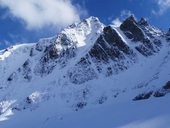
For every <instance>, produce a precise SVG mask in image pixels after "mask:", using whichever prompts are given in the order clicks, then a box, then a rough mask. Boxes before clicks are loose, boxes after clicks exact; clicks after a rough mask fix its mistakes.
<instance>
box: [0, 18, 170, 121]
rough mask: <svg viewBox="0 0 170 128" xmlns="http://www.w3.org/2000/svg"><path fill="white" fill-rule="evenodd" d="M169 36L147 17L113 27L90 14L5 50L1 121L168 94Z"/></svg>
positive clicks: (0, 59) (0, 66)
mask: <svg viewBox="0 0 170 128" xmlns="http://www.w3.org/2000/svg"><path fill="white" fill-rule="evenodd" d="M168 39H169V33H167V34H165V33H164V32H162V31H161V30H159V29H157V28H155V27H154V26H152V25H150V24H149V23H148V22H147V21H146V19H144V18H142V19H141V20H140V21H136V19H135V18H134V17H133V16H130V17H129V18H127V19H126V20H125V21H124V22H123V23H122V24H121V25H120V27H115V26H113V25H107V26H106V25H104V24H103V23H101V22H100V21H99V19H98V18H96V17H90V18H88V19H85V20H83V21H82V22H80V23H75V24H72V25H70V26H69V27H67V28H65V29H63V30H62V31H61V32H60V33H58V34H57V35H56V36H54V37H51V38H46V39H41V40H40V41H39V42H37V43H33V44H22V45H16V46H13V47H11V48H7V49H5V50H2V51H0V77H1V79H0V113H1V115H0V120H1V119H2V120H3V119H7V117H8V116H10V115H13V114H14V115H15V114H16V115H18V116H19V115H20V113H23V112H26V111H32V112H34V111H36V112H38V113H41V112H42V111H43V110H44V109H45V108H46V109H47V110H44V111H45V112H46V113H47V114H48V116H51V115H50V114H52V111H55V114H58V113H60V112H63V113H64V112H70V111H75V110H76V111H78V110H80V109H82V108H91V107H94V106H97V105H99V104H105V103H106V104H107V103H109V104H110V103H113V102H114V103H117V102H124V101H132V100H134V101H136V100H141V99H149V98H152V97H161V96H166V95H167V94H168V93H169V84H168V81H170V78H169V76H170V71H169V70H168V69H169V68H170V45H169V42H168ZM167 87H168V89H167ZM165 88H166V89H165ZM32 115H33V114H31V117H32ZM10 118H11V117H9V121H10ZM43 118H44V117H43ZM0 123H1V122H0Z"/></svg>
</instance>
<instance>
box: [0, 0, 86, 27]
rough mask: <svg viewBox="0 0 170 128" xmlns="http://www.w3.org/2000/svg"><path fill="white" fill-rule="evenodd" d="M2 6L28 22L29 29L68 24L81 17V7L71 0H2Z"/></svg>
mask: <svg viewBox="0 0 170 128" xmlns="http://www.w3.org/2000/svg"><path fill="white" fill-rule="evenodd" d="M0 6H1V7H7V8H8V9H9V11H10V14H12V15H13V16H14V17H17V18H19V19H21V20H23V21H24V23H26V25H27V28H28V29H38V28H43V27H44V26H47V25H55V26H60V27H61V26H62V27H63V26H66V25H68V24H71V23H73V22H75V21H78V20H79V19H80V15H82V13H83V14H84V13H86V11H81V9H80V7H78V6H74V5H73V4H72V3H71V1H70V0H0Z"/></svg>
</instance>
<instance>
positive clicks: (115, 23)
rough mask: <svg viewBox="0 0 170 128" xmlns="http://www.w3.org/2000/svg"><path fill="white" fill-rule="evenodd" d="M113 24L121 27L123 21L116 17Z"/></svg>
mask: <svg viewBox="0 0 170 128" xmlns="http://www.w3.org/2000/svg"><path fill="white" fill-rule="evenodd" d="M112 24H113V25H114V26H115V27H119V26H120V25H121V24H122V22H121V21H120V19H119V18H116V19H115V20H113V21H112Z"/></svg>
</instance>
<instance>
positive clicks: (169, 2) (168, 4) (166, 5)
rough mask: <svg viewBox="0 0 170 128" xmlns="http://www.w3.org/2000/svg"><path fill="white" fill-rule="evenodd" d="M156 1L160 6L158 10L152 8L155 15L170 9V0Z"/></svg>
mask: <svg viewBox="0 0 170 128" xmlns="http://www.w3.org/2000/svg"><path fill="white" fill-rule="evenodd" d="M155 2H156V3H157V5H158V7H159V10H158V11H155V10H152V13H153V14H155V15H162V14H164V13H165V12H166V11H167V10H168V9H170V0H155Z"/></svg>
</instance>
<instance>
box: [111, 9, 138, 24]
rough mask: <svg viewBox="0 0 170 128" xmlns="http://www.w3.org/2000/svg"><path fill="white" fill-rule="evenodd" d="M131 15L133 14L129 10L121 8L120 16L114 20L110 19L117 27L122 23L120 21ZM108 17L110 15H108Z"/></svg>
mask: <svg viewBox="0 0 170 128" xmlns="http://www.w3.org/2000/svg"><path fill="white" fill-rule="evenodd" d="M131 15H133V16H134V14H133V13H132V12H131V11H130V10H122V11H121V12H120V16H119V17H117V18H116V19H114V20H113V21H112V24H113V25H114V26H116V27H119V26H120V25H121V24H122V21H123V20H125V19H126V18H127V17H129V16H131ZM134 17H135V16H134ZM109 18H110V17H109Z"/></svg>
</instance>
